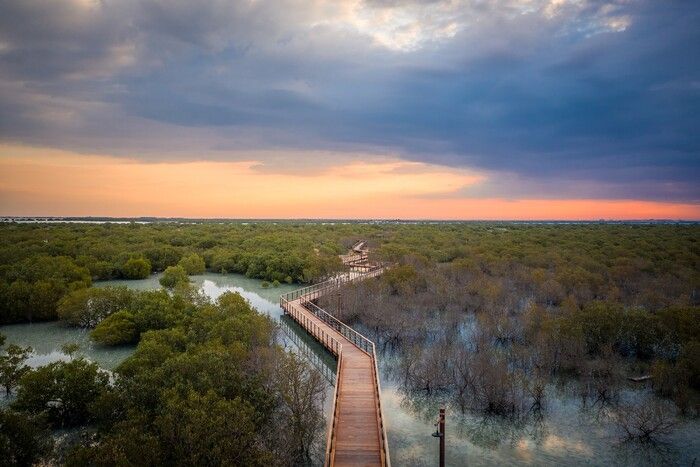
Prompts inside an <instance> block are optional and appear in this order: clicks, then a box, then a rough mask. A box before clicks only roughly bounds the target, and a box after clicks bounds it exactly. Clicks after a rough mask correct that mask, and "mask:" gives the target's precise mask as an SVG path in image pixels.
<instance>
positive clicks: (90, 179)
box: [0, 146, 700, 220]
mask: <svg viewBox="0 0 700 467" xmlns="http://www.w3.org/2000/svg"><path fill="white" fill-rule="evenodd" d="M486 178H487V176H486V175H484V174H481V173H477V172H474V171H467V170H463V169H455V168H449V167H444V166H439V165H432V164H426V163H421V162H408V161H403V160H400V159H387V160H381V161H349V162H343V163H340V164H339V165H331V166H326V167H323V168H320V169H318V170H314V171H309V172H299V171H285V170H278V171H274V172H270V171H269V170H268V169H267V168H266V169H265V170H262V169H261V161H258V160H241V161H193V162H192V161H190V162H173V161H167V162H143V161H140V160H136V159H123V158H117V157H111V156H102V155H81V154H76V153H70V152H66V151H58V150H41V149H36V148H25V147H8V146H5V147H0V214H2V215H37V216H39V215H52V216H53V215H55V216H114V217H137V216H156V217H197V218H202V217H210V218H349V219H363V218H383V219H446V220H447V219H452V220H462V219H465V220H468V219H484V220H496V219H506V220H507V219H510V220H526V219H562V220H567V219H582V220H595V219H600V218H606V219H649V218H658V219H700V206H698V205H697V204H692V203H666V202H654V201H644V200H597V199H554V200H552V199H504V198H497V197H488V198H470V197H465V196H459V193H460V192H462V191H463V190H464V188H466V187H470V186H475V185H478V184H479V183H480V182H483V181H484V180H485V179H486Z"/></svg>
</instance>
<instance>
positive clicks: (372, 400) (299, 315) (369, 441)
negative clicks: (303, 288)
mask: <svg viewBox="0 0 700 467" xmlns="http://www.w3.org/2000/svg"><path fill="white" fill-rule="evenodd" d="M287 306H288V307H289V308H290V312H291V313H290V315H291V316H292V317H293V318H294V319H295V320H296V321H297V322H299V323H300V324H301V325H302V327H304V328H305V329H306V330H307V332H309V333H310V334H312V335H314V336H315V337H316V338H317V339H319V341H320V342H321V343H322V344H323V345H325V346H327V347H328V344H327V343H328V342H329V341H328V340H327V339H325V340H324V338H323V337H322V336H323V335H324V334H326V335H328V336H331V337H332V338H333V339H336V340H337V341H339V342H340V343H341V344H342V346H343V365H342V367H341V372H342V375H341V378H339V379H340V387H339V388H337V391H338V401H337V404H338V407H337V417H338V419H337V422H336V432H335V433H334V440H335V441H334V443H335V444H334V449H333V457H332V459H331V464H332V465H337V466H346V465H348V466H349V465H352V466H357V465H360V466H376V465H382V459H383V458H382V453H381V450H382V446H381V434H380V433H379V426H380V423H379V417H381V415H380V413H379V412H378V411H377V407H378V405H379V404H378V402H377V400H376V398H377V390H376V384H377V383H376V381H375V377H374V370H373V368H374V361H373V360H372V357H371V356H370V355H368V354H367V353H365V352H363V351H362V350H360V349H359V348H358V347H356V346H355V345H354V344H353V343H352V341H350V340H348V339H346V338H345V337H344V336H343V335H342V334H340V333H339V332H337V331H336V330H335V329H333V328H331V327H330V326H329V325H328V324H326V323H325V322H324V321H322V320H321V319H320V318H318V317H317V316H316V315H314V314H313V313H311V312H310V311H308V310H307V309H306V308H304V307H303V306H302V305H301V302H300V299H297V300H293V301H290V302H289V303H288V305H287ZM329 350H331V351H334V350H333V348H329Z"/></svg>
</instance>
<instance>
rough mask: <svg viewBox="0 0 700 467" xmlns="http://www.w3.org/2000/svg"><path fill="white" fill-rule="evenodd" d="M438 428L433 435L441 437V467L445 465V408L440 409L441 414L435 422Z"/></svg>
mask: <svg viewBox="0 0 700 467" xmlns="http://www.w3.org/2000/svg"><path fill="white" fill-rule="evenodd" d="M435 426H436V427H437V429H436V430H435V433H433V436H434V437H436V438H439V439H440V467H445V409H444V408H441V409H440V416H439V418H438V421H437V422H436V423H435Z"/></svg>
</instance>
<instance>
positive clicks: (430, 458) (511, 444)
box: [0, 274, 700, 466]
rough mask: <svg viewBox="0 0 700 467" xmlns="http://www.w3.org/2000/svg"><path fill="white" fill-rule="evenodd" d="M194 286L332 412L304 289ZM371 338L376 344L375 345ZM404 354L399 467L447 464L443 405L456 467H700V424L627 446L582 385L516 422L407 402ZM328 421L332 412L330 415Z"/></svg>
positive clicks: (95, 357)
mask: <svg viewBox="0 0 700 467" xmlns="http://www.w3.org/2000/svg"><path fill="white" fill-rule="evenodd" d="M158 279H159V276H157V275H154V276H151V277H149V278H148V279H144V280H136V281H105V282H98V283H96V284H95V286H96V287H105V286H115V285H125V286H127V287H129V288H132V289H139V290H149V289H157V288H159V287H160V284H159V282H158ZM192 280H193V282H194V283H195V284H197V285H198V286H199V287H200V288H201V290H202V291H203V292H204V293H205V294H206V295H207V296H209V297H211V298H213V299H215V298H217V297H218V296H220V295H221V294H222V293H224V292H226V291H235V292H239V293H240V294H241V295H242V296H243V297H244V298H246V299H247V300H248V301H249V302H250V303H251V305H252V306H254V307H255V308H257V309H258V310H259V311H260V312H263V313H266V314H267V315H269V316H271V317H272V318H273V319H276V320H277V321H279V322H280V324H281V326H280V328H281V331H282V332H280V342H281V343H282V345H284V346H286V347H287V348H289V349H290V350H292V351H294V352H297V353H299V354H301V355H304V356H305V357H306V358H307V359H308V361H309V362H310V363H312V364H313V365H314V366H315V367H316V368H317V369H318V370H319V371H321V373H322V374H324V376H325V378H326V380H327V381H328V382H329V384H328V385H327V388H328V396H327V397H326V406H327V407H328V404H329V403H330V399H331V397H330V396H331V394H332V387H331V384H330V381H332V378H333V374H334V371H335V360H334V359H333V357H332V356H331V355H330V354H329V353H328V352H326V351H325V350H324V349H323V347H322V346H320V345H319V344H318V343H317V342H315V341H314V340H313V339H312V338H310V337H309V336H308V335H307V334H306V333H305V332H304V331H303V330H302V329H301V328H300V327H299V326H298V325H297V324H296V323H294V322H293V321H292V320H290V319H288V318H287V317H285V316H283V313H282V310H281V308H280V307H279V295H280V294H282V293H285V292H288V291H291V290H294V289H295V288H297V286H292V285H287V284H284V285H280V286H279V287H269V288H263V287H262V285H261V281H259V280H256V279H249V278H247V277H245V276H242V275H237V274H227V275H221V274H204V275H201V276H194V277H193V278H192ZM0 332H2V333H3V334H5V335H6V336H7V338H8V342H9V343H17V344H21V345H25V346H26V345H30V346H32V348H33V349H34V352H33V354H32V356H31V358H30V359H29V362H28V363H29V364H30V365H31V366H40V365H44V364H47V363H50V362H52V361H56V360H59V359H67V358H68V356H67V355H65V354H64V353H63V352H62V351H61V346H62V345H63V344H66V343H69V342H77V343H78V344H80V347H81V349H80V351H79V353H80V354H82V355H84V356H85V357H86V358H88V359H89V360H91V361H94V362H96V363H97V364H98V365H100V366H101V367H102V368H105V369H107V370H112V369H114V368H115V367H116V366H117V365H118V364H119V363H120V362H121V361H123V360H124V359H125V358H127V357H128V356H129V355H130V354H131V353H132V352H133V350H134V347H117V348H114V347H102V346H98V345H95V344H93V343H92V342H91V341H90V338H89V334H88V333H87V332H86V331H85V330H82V329H76V328H69V327H65V326H63V325H62V324H60V323H57V322H54V323H39V324H21V325H11V326H3V327H0ZM370 337H371V336H370ZM400 357H401V354H400V352H394V353H393V354H390V353H386V354H382V355H380V373H381V384H382V404H383V407H384V415H385V417H386V423H387V427H388V430H387V431H388V437H389V446H390V450H391V458H392V463H393V464H394V465H395V466H432V465H436V464H437V454H438V442H437V438H434V437H433V436H431V434H432V433H433V432H434V431H435V427H434V425H433V424H434V422H435V419H436V418H437V413H438V409H439V407H440V406H441V405H445V406H446V407H447V437H446V445H447V465H450V466H466V465H469V466H484V465H552V466H553V465H634V466H643V465H693V464H696V465H697V463H698V462H700V442H699V440H700V423H698V421H697V420H691V419H680V424H679V425H678V426H677V427H676V429H675V430H674V432H673V434H672V435H671V436H669V437H668V438H666V442H665V443H663V444H661V445H654V446H651V445H646V446H644V445H639V444H634V443H623V442H620V441H619V433H618V432H617V430H616V428H615V426H614V425H613V424H612V423H611V421H610V416H609V415H610V414H609V412H608V410H607V409H606V408H604V407H592V408H591V407H589V408H584V407H582V404H581V401H580V398H579V397H578V395H577V392H576V389H575V388H574V387H573V386H572V385H567V384H561V385H556V386H555V385H550V386H549V387H548V388H547V399H546V405H545V409H544V411H543V412H542V414H541V415H542V416H541V417H534V416H529V417H524V418H523V419H521V420H518V421H513V420H507V419H503V418H499V417H483V416H480V415H477V414H471V413H468V412H467V413H466V414H462V413H461V412H460V411H459V409H458V408H457V407H454V406H452V405H450V403H449V400H448V397H447V396H443V397H439V396H438V397H435V396H432V397H427V396H426V395H425V394H423V393H407V392H406V391H405V389H404V388H403V386H402V384H401V378H400V377H399V376H398V375H397V374H396V368H397V361H398V359H399V358H400ZM622 397H623V398H624V399H626V400H630V401H633V400H638V399H639V398H644V397H651V392H650V390H649V389H648V388H646V387H645V386H642V389H637V390H635V389H632V388H628V389H627V390H625V391H623V394H622ZM326 413H328V410H326Z"/></svg>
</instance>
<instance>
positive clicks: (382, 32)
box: [0, 0, 700, 202]
mask: <svg viewBox="0 0 700 467" xmlns="http://www.w3.org/2000/svg"><path fill="white" fill-rule="evenodd" d="M351 10H352V9H351V8H350V7H347V6H344V4H343V3H342V2H331V1H323V0H316V1H301V0H299V1H294V0H284V1H283V0H280V1H277V2H267V1H258V2H228V1H223V0H221V1H217V0H212V1H207V2H189V1H182V0H178V1H146V0H143V1H138V0H124V1H119V2H112V1H104V2H97V1H95V2H92V1H89V0H81V1H78V0H60V1H35V0H19V1H14V0H8V1H5V2H3V3H2V5H1V6H0V136H1V137H2V138H3V139H5V140H7V141H19V142H25V143H27V144H37V145H49V146H58V147H64V148H67V149H74V150H81V151H95V152H107V153H113V154H125V153H128V154H131V155H133V154H134V152H135V153H136V154H149V153H160V155H161V157H162V154H164V153H172V157H178V154H183V153H187V151H190V153H192V154H194V153H196V157H211V158H215V157H220V154H223V153H224V152H225V150H227V149H241V148H247V149H250V148H261V149H269V148H290V149H313V150H334V149H335V150H342V151H347V150H349V149H356V150H363V151H368V150H369V151H376V152H380V153H381V152H391V153H398V154H400V155H401V156H402V157H404V158H407V159H413V160H419V161H426V162H435V163H441V164H447V165H453V166H467V167H474V168H477V169H482V170H486V171H489V172H491V173H493V174H494V176H493V177H491V179H490V180H491V181H490V182H489V184H486V185H483V186H481V187H478V188H472V189H470V190H466V191H465V192H464V193H463V195H464V196H498V195H503V196H517V197H527V196H531V197H534V196H538V197H557V196H564V197H602V198H604V197H619V198H643V199H663V200H678V201H694V202H697V201H698V200H700V184H699V183H697V180H698V178H700V137H699V136H698V135H699V134H700V131H698V130H699V129H700V63H699V59H700V58H699V57H700V49H699V47H700V46H698V44H700V27H698V25H700V6H699V5H698V4H697V2H692V1H674V0H672V1H668V2H653V1H639V2H626V1H594V0H590V1H586V2H550V1H546V0H542V1H534V2H519V1H516V0H510V1H499V2H497V1H479V2H476V1H462V2H459V1H455V2H447V1H444V2H443V1H439V0H433V1H419V0H414V1H398V0H367V1H365V2H364V4H363V5H362V8H361V9H359V10H357V9H355V10H352V11H351ZM394 14H395V15H394ZM392 15H394V16H392ZM386 18H389V20H387V19H386ZM397 18H398V19H397ZM405 18H409V20H405ZM394 19H395V20H394ZM183 151H184V152H183ZM217 154H219V155H217ZM193 157H195V156H193ZM498 174H502V177H501V179H502V180H503V181H504V184H502V185H499V184H498V182H497V181H498V179H499V177H498Z"/></svg>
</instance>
